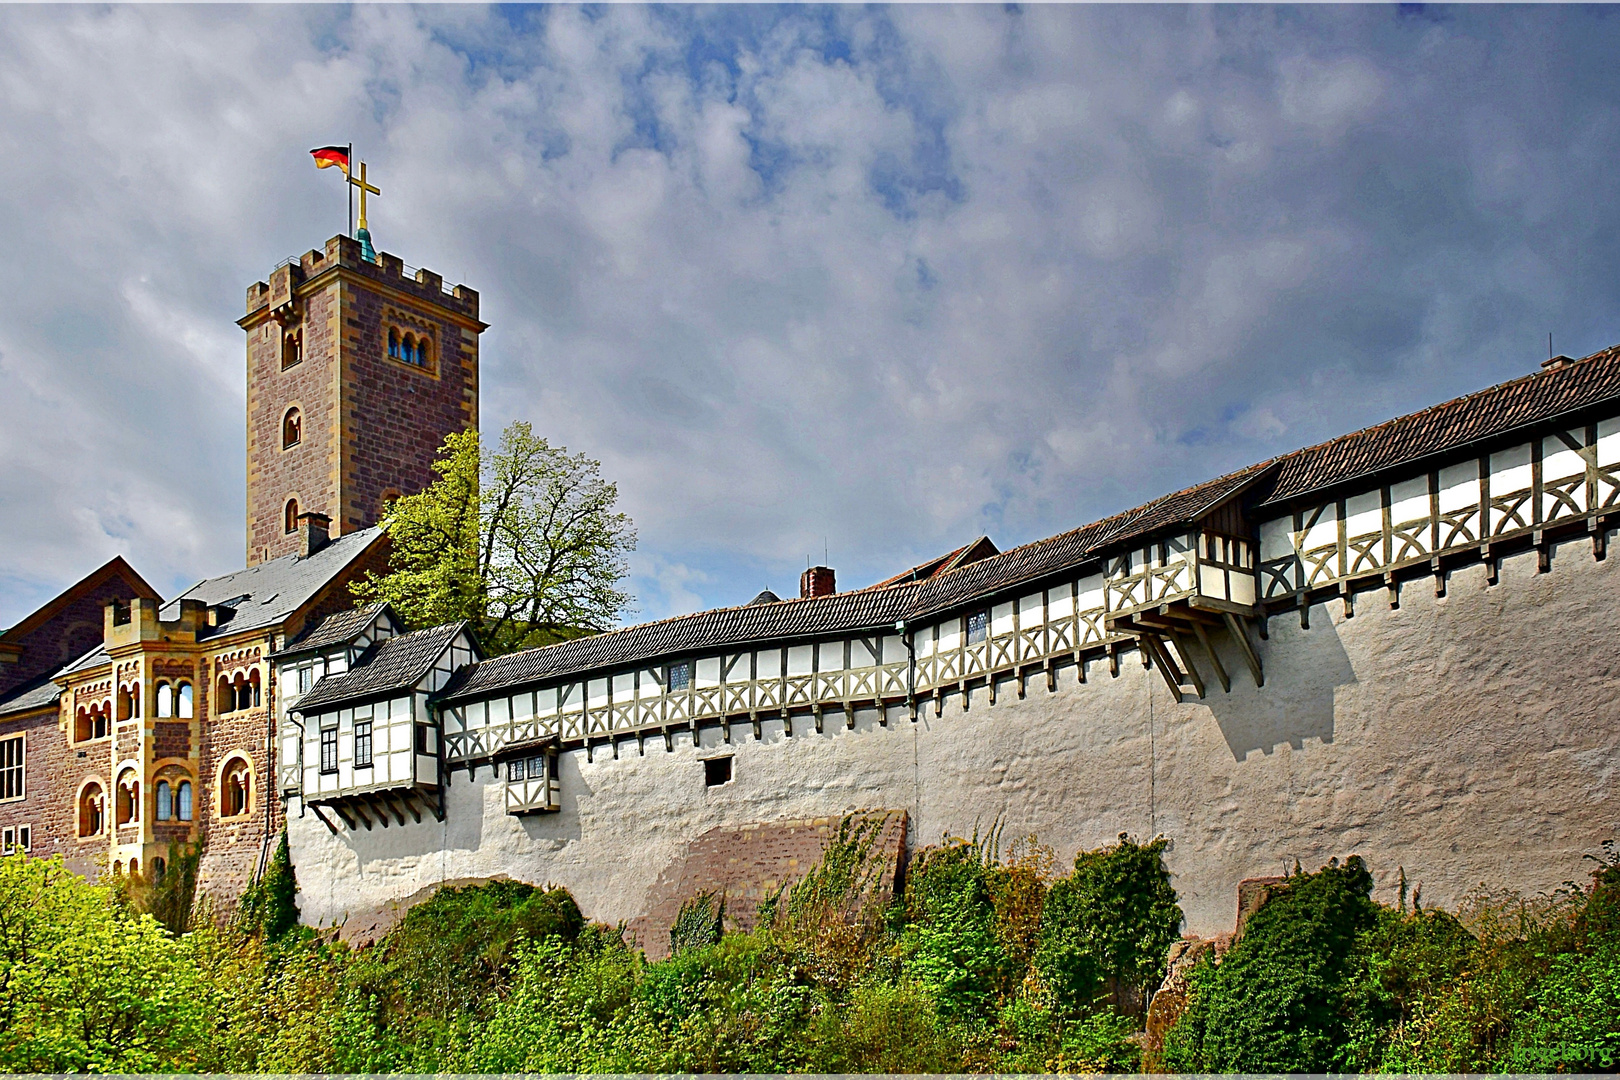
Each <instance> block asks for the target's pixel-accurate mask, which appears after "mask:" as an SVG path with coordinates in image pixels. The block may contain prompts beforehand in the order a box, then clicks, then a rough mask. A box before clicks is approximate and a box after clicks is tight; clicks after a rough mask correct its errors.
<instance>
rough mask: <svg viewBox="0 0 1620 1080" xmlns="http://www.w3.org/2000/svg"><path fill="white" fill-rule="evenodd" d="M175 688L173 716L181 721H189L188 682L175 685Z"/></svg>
mask: <svg viewBox="0 0 1620 1080" xmlns="http://www.w3.org/2000/svg"><path fill="white" fill-rule="evenodd" d="M175 686H176V687H177V688H178V692H177V693H176V694H175V704H176V706H177V708H176V709H175V710H174V715H176V716H178V717H180V718H181V719H182V720H190V719H191V684H190V683H188V682H183V683H176V684H175Z"/></svg>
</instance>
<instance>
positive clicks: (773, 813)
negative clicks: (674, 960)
mask: <svg viewBox="0 0 1620 1080" xmlns="http://www.w3.org/2000/svg"><path fill="white" fill-rule="evenodd" d="M1616 513H1620V349H1615V350H1610V351H1607V352H1604V353H1601V354H1598V355H1596V356H1592V357H1588V358H1586V359H1584V360H1579V361H1576V360H1570V359H1568V358H1562V357H1560V358H1558V359H1556V360H1553V361H1550V362H1548V363H1547V364H1545V365H1543V369H1542V370H1539V371H1536V372H1535V373H1533V374H1530V375H1527V376H1525V377H1524V378H1521V379H1518V380H1516V381H1513V382H1509V383H1506V384H1503V385H1501V386H1497V387H1493V388H1491V389H1488V390H1485V391H1482V392H1480V393H1477V394H1474V395H1471V396H1469V397H1465V398H1462V399H1459V400H1456V401H1452V402H1448V403H1446V404H1443V405H1438V406H1435V407H1434V408H1431V409H1427V410H1425V411H1423V412H1420V413H1416V414H1413V415H1411V416H1406V417H1402V418H1400V419H1398V420H1394V421H1391V422H1389V423H1387V424H1383V425H1381V426H1379V427H1376V428H1371V429H1368V430H1365V431H1360V432H1356V433H1355V434H1352V435H1348V436H1345V437H1343V438H1340V439H1336V440H1333V441H1331V442H1328V443H1324V444H1322V445H1320V446H1315V447H1311V448H1308V449H1305V450H1301V451H1298V452H1296V453H1292V454H1289V455H1286V456H1284V457H1281V458H1278V459H1276V460H1273V461H1269V462H1264V463H1261V464H1258V465H1255V466H1252V467H1250V468H1247V469H1243V470H1240V471H1238V472H1236V473H1233V474H1231V475H1229V476H1224V477H1220V478H1218V479H1214V480H1210V481H1207V482H1204V483H1201V484H1198V485H1196V486H1193V487H1189V488H1187V489H1186V490H1183V491H1179V492H1177V493H1175V494H1172V495H1168V496H1166V497H1164V498H1161V499H1158V500H1156V501H1154V502H1151V503H1148V504H1147V505H1145V506H1140V507H1136V508H1134V509H1131V510H1127V511H1125V512H1123V513H1120V514H1118V515H1116V516H1114V517H1111V518H1108V519H1106V520H1103V521H1098V522H1094V523H1091V524H1088V525H1084V526H1082V527H1080V528H1078V529H1075V530H1073V531H1072V532H1068V533H1064V534H1062V535H1060V536H1054V537H1052V538H1050V539H1046V540H1041V541H1038V542H1036V543H1032V544H1028V545H1025V546H1023V547H1018V548H1014V549H1012V550H1010V551H1006V552H999V551H997V550H996V549H995V547H994V545H993V544H991V543H989V542H988V541H987V540H985V539H980V540H979V541H977V542H975V543H974V544H971V545H969V546H968V547H967V548H964V549H963V550H962V551H959V552H953V553H952V554H951V555H950V556H946V557H944V558H942V559H939V560H935V561H934V562H933V563H930V564H927V565H924V566H921V567H917V568H915V569H914V570H913V571H911V572H908V573H903V574H901V575H899V576H898V577H896V578H894V579H891V580H890V581H886V582H883V583H880V584H878V585H874V586H871V587H867V588H860V589H855V590H851V591H846V592H837V591H835V590H834V588H833V578H832V571H831V570H829V569H827V568H824V567H817V568H812V569H811V570H809V571H806V574H805V577H804V580H803V581H802V583H801V595H800V597H798V598H796V599H789V600H778V599H777V598H775V597H774V596H772V595H769V594H766V595H763V596H761V597H760V598H758V599H757V600H756V601H755V602H753V603H751V604H748V605H745V606H743V607H737V608H726V609H721V610H716V611H705V612H700V613H697V614H693V615H687V616H682V617H679V618H674V619H667V620H664V621H661V622H654V623H648V624H645V625H641V626H632V627H628V628H626V629H623V630H618V631H615V632H612V633H608V634H603V635H600V636H597V637H591V638H585V639H581V640H577V641H571V642H567V643H564V644H560V645H556V646H551V647H547V648H541V649H534V650H530V651H527V652H522V653H518V654H514V655H510V656H502V657H497V658H494V659H487V660H478V659H476V658H474V653H475V649H474V647H473V646H472V645H471V644H470V642H466V641H465V640H464V639H463V637H462V633H461V631H460V628H457V627H446V628H441V629H439V630H434V631H419V632H418V633H417V634H415V635H411V636H412V637H413V638H417V639H419V640H420V641H421V642H422V645H421V646H420V647H419V648H416V649H413V650H412V657H413V659H412V662H411V663H409V664H402V663H399V662H398V660H396V655H397V654H398V653H399V652H400V649H399V647H398V645H399V642H400V641H402V640H404V639H396V641H395V642H392V643H390V645H389V646H387V647H383V648H379V649H377V650H376V651H375V653H374V654H373V655H374V656H375V658H376V659H375V660H374V661H372V662H374V663H376V664H379V665H382V666H383V667H384V669H385V670H384V671H382V672H380V673H379V675H378V677H377V678H375V679H373V680H370V683H371V685H370V688H367V686H366V684H365V683H364V682H363V681H361V680H358V679H357V675H358V673H359V672H361V671H364V670H365V668H364V665H365V664H366V663H367V659H366V657H364V656H362V657H361V658H360V660H359V664H360V665H361V667H360V668H359V669H358V670H350V671H349V673H348V674H345V675H342V676H339V677H336V678H331V679H328V680H324V681H319V682H316V683H314V689H313V690H312V691H311V693H310V696H309V697H308V698H305V699H302V700H300V701H298V702H295V703H294V705H293V706H292V713H291V715H292V717H293V718H295V719H296V720H297V721H298V722H297V723H296V724H289V725H288V726H286V727H284V728H283V738H282V755H283V766H282V769H281V777H282V785H283V793H284V794H285V796H286V797H287V799H288V805H289V808H290V811H289V812H290V815H291V818H290V821H291V826H292V836H293V838H294V851H295V854H296V860H297V863H298V866H299V873H300V880H301V882H302V883H303V888H304V904H305V908H304V910H305V913H306V917H309V918H311V919H313V920H315V921H321V922H338V921H342V920H344V919H345V918H346V917H348V916H349V915H350V914H352V913H353V912H355V911H359V910H363V909H366V908H368V907H369V906H371V905H375V904H376V903H377V902H378V901H379V900H382V899H386V898H388V897H402V896H405V895H407V894H410V893H413V892H414V891H416V890H418V889H420V888H422V887H423V886H425V885H427V884H430V883H431V882H433V881H435V880H439V879H444V878H468V877H481V876H488V875H494V874H500V873H505V874H511V875H513V876H517V877H521V878H523V879H525V880H530V881H536V882H554V883H557V884H561V885H565V886H567V887H568V888H570V889H571V890H573V892H574V893H575V895H576V896H578V897H579V898H580V899H581V902H582V903H583V904H584V905H585V907H586V910H587V911H588V912H589V913H590V914H591V915H592V916H593V917H595V918H600V919H606V920H609V921H615V920H620V919H634V918H635V917H637V916H638V915H641V914H643V913H644V912H645V911H646V910H648V909H649V907H650V906H651V905H652V903H653V901H654V899H655V898H654V897H651V896H650V895H649V888H650V885H651V883H653V882H654V881H655V880H657V879H659V878H660V876H661V875H666V876H667V872H668V869H669V867H670V866H671V865H678V864H679V863H680V861H681V860H682V859H683V858H685V857H686V853H687V851H688V850H689V845H690V844H691V843H692V842H693V840H694V839H695V838H697V837H699V836H700V835H704V834H708V833H710V832H712V831H713V830H716V829H721V830H724V829H727V828H740V827H742V826H744V825H745V824H746V823H760V822H770V821H773V820H788V821H803V820H806V819H816V818H828V817H835V816H836V815H839V814H841V813H844V812H847V811H851V810H857V809H863V810H872V809H887V810H894V811H901V812H903V813H904V814H905V815H906V816H907V819H908V821H909V831H910V842H911V843H912V844H913V845H916V844H919V843H927V842H930V841H935V840H938V839H939V838H940V837H942V836H943V835H946V834H956V835H967V834H970V833H972V832H974V831H975V830H977V831H978V832H979V833H980V834H981V835H983V834H985V833H987V832H988V831H990V830H991V829H1000V830H1001V832H1002V835H1003V836H1023V835H1028V834H1031V833H1033V834H1036V835H1038V836H1039V837H1040V839H1041V840H1043V841H1045V842H1047V843H1050V844H1053V845H1054V846H1056V847H1057V849H1058V850H1059V852H1060V854H1063V855H1067V854H1069V853H1072V852H1073V851H1074V850H1076V849H1078V848H1081V847H1091V846H1096V845H1099V844H1102V843H1105V842H1107V841H1109V840H1111V839H1112V838H1113V837H1115V836H1117V835H1118V834H1119V833H1121V832H1129V833H1132V834H1134V835H1136V836H1139V837H1148V836H1153V835H1156V834H1164V835H1165V836H1168V837H1170V838H1171V839H1172V841H1173V847H1172V848H1171V851H1170V865H1171V867H1172V869H1173V870H1174V872H1175V874H1176V875H1177V881H1176V886H1177V889H1178V891H1179V892H1180V894H1181V897H1182V903H1183V906H1184V907H1185V909H1186V910H1187V913H1188V918H1189V923H1190V927H1189V928H1190V929H1192V930H1196V931H1206V932H1209V931H1214V930H1218V929H1222V928H1225V927H1229V926H1230V925H1231V921H1232V904H1233V902H1234V896H1235V891H1236V890H1235V887H1236V884H1237V882H1238V881H1239V880H1241V879H1243V878H1245V877H1252V876H1258V875H1263V874H1266V873H1275V872H1279V871H1284V870H1286V869H1287V868H1288V867H1290V866H1292V865H1293V863H1294V862H1295V861H1296V860H1298V861H1299V862H1301V863H1302V864H1304V865H1306V866H1315V865H1319V864H1320V863H1322V862H1324V861H1326V860H1327V859H1328V858H1330V857H1332V856H1341V857H1342V856H1346V855H1349V854H1351V853H1361V854H1362V855H1363V856H1364V857H1365V858H1366V859H1367V860H1368V861H1369V862H1370V863H1371V864H1372V866H1373V867H1374V869H1375V871H1376V873H1377V874H1378V876H1379V878H1380V880H1381V882H1383V883H1385V885H1386V887H1393V885H1392V883H1393V881H1394V879H1395V878H1396V876H1397V874H1398V873H1399V872H1400V870H1402V869H1404V871H1405V873H1406V875H1407V877H1408V878H1409V879H1411V880H1414V881H1418V882H1421V886H1422V889H1423V895H1424V896H1425V897H1428V898H1430V900H1431V901H1433V902H1444V903H1450V902H1454V901H1456V900H1458V899H1460V898H1461V897H1462V895H1463V894H1464V893H1465V892H1466V891H1467V890H1468V889H1469V888H1471V887H1472V886H1474V885H1475V884H1476V883H1477V882H1479V881H1481V880H1485V879H1492V880H1503V879H1504V878H1506V879H1507V880H1510V881H1512V882H1513V883H1514V884H1516V885H1517V886H1518V887H1520V888H1523V889H1526V890H1529V891H1535V890H1537V889H1542V888H1549V887H1553V886H1556V885H1557V884H1558V883H1560V882H1562V881H1563V880H1565V879H1567V878H1572V877H1575V876H1577V875H1578V874H1579V872H1580V867H1581V860H1582V856H1583V855H1584V854H1585V853H1586V852H1588V851H1590V850H1592V849H1593V847H1594V846H1595V845H1596V844H1597V843H1598V842H1599V841H1600V840H1601V839H1603V838H1605V837H1607V836H1609V835H1612V833H1613V831H1614V829H1615V825H1616V821H1617V820H1620V802H1617V799H1616V788H1615V781H1614V772H1613V770H1614V766H1615V762H1616V760H1617V751H1620V716H1617V712H1616V706H1617V704H1620V701H1617V698H1620V686H1617V683H1616V679H1615V676H1616V646H1617V644H1620V635H1617V633H1616V631H1615V618H1616V615H1617V614H1620V606H1617V602H1616V595H1617V594H1616V586H1617V585H1620V579H1617V577H1616V572H1615V569H1614V564H1613V563H1612V562H1610V561H1608V560H1607V559H1606V557H1605V556H1606V554H1607V543H1608V539H1609V533H1610V531H1611V530H1612V528H1613V527H1614V520H1613V518H1612V517H1611V515H1613V514H1616ZM430 653H431V654H433V655H430ZM446 673H448V677H446ZM435 685H436V686H437V689H431V690H430V689H428V688H429V687H433V686H435ZM328 687H330V689H328ZM424 705H425V708H424ZM383 715H386V716H387V717H388V719H387V721H386V726H387V728H388V730H389V732H390V734H389V735H388V736H387V738H388V743H387V745H388V746H389V747H390V748H392V749H393V750H394V751H395V752H398V751H400V750H403V749H406V748H408V747H409V746H410V745H412V744H411V739H412V738H413V736H412V735H411V734H410V725H411V724H418V725H422V726H423V727H424V728H425V731H422V733H420V734H418V735H416V736H414V738H415V739H416V740H417V741H416V743H415V744H414V745H415V746H416V747H417V749H418V750H420V749H421V747H422V746H424V745H433V746H436V747H438V748H440V749H439V756H438V758H437V759H436V761H435V762H434V764H436V766H437V769H436V772H432V773H431V775H432V776H433V777H434V780H433V783H432V785H431V787H432V790H431V793H428V794H421V793H420V792H421V791H422V790H423V785H424V782H425V781H424V777H425V776H427V775H429V773H428V772H427V771H425V770H424V768H423V765H422V764H418V765H417V766H415V771H414V772H409V771H407V772H406V773H400V774H399V776H398V777H397V778H391V779H389V780H387V781H383V780H381V774H376V775H372V774H363V773H362V772H361V771H360V770H357V769H355V767H354V763H355V762H357V761H359V760H360V759H361V757H362V754H363V755H364V756H365V757H366V759H367V760H377V755H378V754H379V753H380V751H379V750H378V749H377V748H376V747H377V746H378V745H379V744H378V743H377V742H376V740H378V739H380V738H381V737H382V736H380V735H379V734H378V733H379V732H380V731H381V730H382V729H383V726H384V721H383V720H381V719H379V717H380V716H383ZM400 718H403V719H400ZM419 730H421V729H419ZM362 732H364V734H362ZM362 739H364V740H365V743H364V745H365V746H366V747H367V749H366V750H364V751H362V750H361V749H360V747H361V745H362ZM424 739H431V740H435V741H434V742H432V743H431V744H429V743H425V742H423V740H424ZM416 760H417V761H418V762H421V759H420V757H418V758H417V759H416ZM376 768H377V766H375V765H373V766H372V769H373V770H375V769H376ZM391 775H392V774H391ZM384 784H387V785H392V786H391V787H385V786H383V785H384ZM421 806H426V807H427V808H428V809H429V810H430V811H431V813H422V812H419V807H421ZM653 929H654V930H655V931H656V930H657V929H661V928H656V927H655V928H653Z"/></svg>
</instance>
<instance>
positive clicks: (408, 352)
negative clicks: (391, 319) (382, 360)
mask: <svg viewBox="0 0 1620 1080" xmlns="http://www.w3.org/2000/svg"><path fill="white" fill-rule="evenodd" d="M388 358H389V359H390V360H398V361H399V362H400V363H402V364H410V365H411V366H412V367H419V368H424V369H427V370H432V368H433V339H432V338H431V337H430V336H429V335H427V334H425V333H421V332H419V331H415V330H401V329H400V328H399V327H397V326H390V327H389V328H388Z"/></svg>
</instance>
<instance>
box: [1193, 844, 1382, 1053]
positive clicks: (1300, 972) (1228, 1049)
mask: <svg viewBox="0 0 1620 1080" xmlns="http://www.w3.org/2000/svg"><path fill="white" fill-rule="evenodd" d="M1371 892H1372V875H1371V874H1369V873H1368V872H1367V869H1366V867H1365V866H1363V865H1362V862H1361V860H1360V859H1359V858H1357V857H1356V856H1353V855H1352V856H1351V857H1350V858H1349V859H1348V860H1347V861H1346V862H1345V864H1344V865H1343V866H1339V865H1338V861H1337V860H1334V861H1333V862H1332V863H1330V864H1329V865H1328V866H1326V867H1323V868H1322V869H1321V870H1320V871H1319V872H1317V873H1315V874H1296V875H1294V876H1293V877H1291V878H1289V879H1288V881H1287V883H1286V884H1284V885H1281V886H1279V887H1278V889H1277V891H1276V893H1275V894H1274V895H1273V896H1272V898H1271V900H1270V901H1269V902H1268V903H1267V904H1266V905H1265V906H1264V907H1262V908H1261V909H1260V910H1259V911H1257V912H1255V913H1254V915H1252V916H1251V917H1250V918H1249V921H1248V924H1247V926H1246V928H1245V930H1244V934H1243V937H1242V938H1241V939H1239V941H1238V943H1237V944H1236V945H1234V946H1233V947H1232V949H1231V951H1230V952H1229V953H1227V955H1226V958H1225V960H1224V961H1223V962H1222V963H1220V964H1219V965H1218V966H1211V965H1210V964H1209V963H1208V962H1203V963H1201V965H1200V967H1199V968H1198V969H1197V970H1196V971H1195V972H1194V974H1193V978H1192V1000H1191V1002H1190V1003H1189V1004H1188V1007H1187V1010H1186V1012H1185V1013H1183V1014H1182V1016H1181V1019H1180V1020H1179V1021H1178V1022H1177V1023H1176V1025H1175V1026H1174V1027H1173V1028H1171V1030H1170V1032H1169V1034H1168V1035H1167V1036H1166V1039H1165V1061H1166V1063H1167V1064H1168V1065H1169V1066H1170V1067H1171V1068H1172V1069H1175V1070H1177V1071H1182V1072H1225V1073H1232V1072H1325V1071H1328V1070H1329V1069H1330V1068H1331V1067H1332V1066H1333V1065H1334V1062H1335V1058H1336V1056H1337V1051H1338V1049H1339V1048H1340V1047H1341V1046H1343V1045H1344V1044H1345V1042H1346V1023H1345V1016H1344V1011H1343V1009H1342V1005H1343V999H1344V996H1345V984H1346V981H1347V978H1348V976H1349V974H1350V972H1351V969H1352V964H1353V953H1354V950H1355V947H1356V944H1357V935H1358V934H1361V933H1362V932H1363V931H1366V930H1368V929H1370V928H1372V927H1373V926H1374V925H1375V924H1376V923H1377V908H1376V906H1375V905H1374V904H1373V902H1372V900H1371V899H1370V898H1369V897H1370V894H1371Z"/></svg>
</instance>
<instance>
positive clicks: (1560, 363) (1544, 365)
mask: <svg viewBox="0 0 1620 1080" xmlns="http://www.w3.org/2000/svg"><path fill="white" fill-rule="evenodd" d="M1574 362H1575V358H1574V357H1573V356H1549V357H1548V358H1547V359H1545V360H1543V361H1542V362H1541V370H1543V371H1557V370H1558V369H1559V368H1565V367H1568V366H1569V365H1571V364H1573V363H1574Z"/></svg>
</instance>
